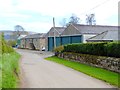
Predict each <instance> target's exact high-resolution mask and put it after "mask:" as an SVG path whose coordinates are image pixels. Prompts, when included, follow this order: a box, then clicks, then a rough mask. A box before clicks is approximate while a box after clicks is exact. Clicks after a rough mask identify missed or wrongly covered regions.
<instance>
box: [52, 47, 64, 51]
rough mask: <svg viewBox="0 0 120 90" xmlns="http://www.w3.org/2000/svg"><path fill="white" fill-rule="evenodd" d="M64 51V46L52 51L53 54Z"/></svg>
mask: <svg viewBox="0 0 120 90" xmlns="http://www.w3.org/2000/svg"><path fill="white" fill-rule="evenodd" d="M63 50H64V46H58V47H56V48H55V49H54V51H55V52H62V51H63Z"/></svg>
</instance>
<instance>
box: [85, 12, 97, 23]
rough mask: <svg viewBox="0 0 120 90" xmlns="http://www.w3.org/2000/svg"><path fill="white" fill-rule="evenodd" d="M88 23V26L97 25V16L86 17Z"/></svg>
mask: <svg viewBox="0 0 120 90" xmlns="http://www.w3.org/2000/svg"><path fill="white" fill-rule="evenodd" d="M86 16H87V18H86V23H87V25H96V20H95V14H90V15H86Z"/></svg>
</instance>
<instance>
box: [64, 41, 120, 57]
mask: <svg viewBox="0 0 120 90" xmlns="http://www.w3.org/2000/svg"><path fill="white" fill-rule="evenodd" d="M64 52H75V53H82V54H92V55H99V56H111V57H120V43H119V42H109V43H106V42H97V43H80V44H69V45H65V46H64Z"/></svg>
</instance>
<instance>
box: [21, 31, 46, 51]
mask: <svg viewBox="0 0 120 90" xmlns="http://www.w3.org/2000/svg"><path fill="white" fill-rule="evenodd" d="M45 35H46V33H37V34H31V35H27V36H26V37H24V38H21V39H20V41H21V44H20V48H26V49H34V50H42V48H43V47H45Z"/></svg>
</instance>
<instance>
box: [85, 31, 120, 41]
mask: <svg viewBox="0 0 120 90" xmlns="http://www.w3.org/2000/svg"><path fill="white" fill-rule="evenodd" d="M118 35H120V31H119V32H118V30H109V31H105V32H102V33H100V34H98V35H96V36H94V37H91V38H89V39H87V42H113V41H119V40H120V38H119V37H118Z"/></svg>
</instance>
